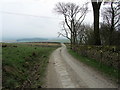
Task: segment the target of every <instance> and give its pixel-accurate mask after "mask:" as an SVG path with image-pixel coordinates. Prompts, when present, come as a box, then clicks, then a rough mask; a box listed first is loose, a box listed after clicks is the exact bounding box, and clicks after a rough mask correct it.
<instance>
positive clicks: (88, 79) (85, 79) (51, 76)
mask: <svg viewBox="0 0 120 90" xmlns="http://www.w3.org/2000/svg"><path fill="white" fill-rule="evenodd" d="M46 86H47V88H117V85H116V84H114V83H113V82H112V81H111V80H109V79H108V78H106V77H105V76H103V75H101V74H100V73H99V72H97V71H95V70H94V69H92V68H90V67H89V66H87V65H85V64H83V63H81V62H79V61H78V60H76V59H74V58H73V57H72V56H71V55H70V54H69V53H68V52H67V49H66V46H65V45H64V44H62V47H60V48H58V49H57V50H55V51H54V52H53V53H52V55H51V57H50V61H49V65H48V71H47V83H46Z"/></svg>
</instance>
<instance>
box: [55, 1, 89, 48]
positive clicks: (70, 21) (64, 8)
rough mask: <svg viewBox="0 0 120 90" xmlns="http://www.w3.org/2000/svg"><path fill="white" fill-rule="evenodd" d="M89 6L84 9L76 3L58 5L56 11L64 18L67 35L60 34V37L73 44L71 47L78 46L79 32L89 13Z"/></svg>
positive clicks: (84, 6)
mask: <svg viewBox="0 0 120 90" xmlns="http://www.w3.org/2000/svg"><path fill="white" fill-rule="evenodd" d="M87 4H88V3H86V4H84V5H83V6H82V7H80V6H79V5H76V4H74V3H61V2H59V3H57V4H56V7H55V11H56V12H57V13H59V14H62V15H63V16H64V23H63V30H64V31H65V34H63V33H61V32H59V35H62V36H64V37H66V38H68V39H69V40H70V42H71V47H72V45H75V44H77V32H78V29H79V27H80V25H81V23H82V22H83V20H84V19H85V16H86V13H87V11H88V7H87ZM78 23H79V24H78ZM66 26H67V28H66Z"/></svg>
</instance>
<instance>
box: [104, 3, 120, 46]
mask: <svg viewBox="0 0 120 90" xmlns="http://www.w3.org/2000/svg"><path fill="white" fill-rule="evenodd" d="M107 5H108V7H106V8H104V9H103V13H102V16H103V23H105V24H107V25H108V27H110V28H109V32H110V33H109V34H110V35H109V45H112V41H113V40H112V38H113V33H114V31H115V30H119V29H118V28H119V27H120V1H119V2H109V3H108V4H107Z"/></svg>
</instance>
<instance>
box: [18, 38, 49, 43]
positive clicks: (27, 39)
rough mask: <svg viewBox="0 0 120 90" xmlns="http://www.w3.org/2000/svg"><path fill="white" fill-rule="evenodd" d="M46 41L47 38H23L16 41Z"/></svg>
mask: <svg viewBox="0 0 120 90" xmlns="http://www.w3.org/2000/svg"><path fill="white" fill-rule="evenodd" d="M46 40H48V39H47V38H23V39H18V40H17V42H41V41H46Z"/></svg>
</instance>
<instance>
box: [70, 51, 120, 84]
mask: <svg viewBox="0 0 120 90" xmlns="http://www.w3.org/2000/svg"><path fill="white" fill-rule="evenodd" d="M68 52H69V53H70V54H71V55H72V56H74V57H75V58H76V59H78V60H80V61H81V62H83V63H85V64H87V65H88V66H90V67H93V68H95V69H96V70H98V71H100V72H101V73H103V74H105V75H107V76H109V77H110V78H111V79H112V80H114V81H115V82H117V83H120V81H119V80H120V72H119V68H118V69H116V68H114V67H112V66H108V65H106V64H103V63H101V64H100V62H99V61H97V60H95V59H91V58H88V57H86V56H82V55H80V54H78V53H77V52H74V51H73V50H71V49H68Z"/></svg>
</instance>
